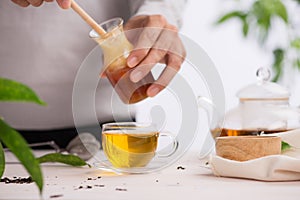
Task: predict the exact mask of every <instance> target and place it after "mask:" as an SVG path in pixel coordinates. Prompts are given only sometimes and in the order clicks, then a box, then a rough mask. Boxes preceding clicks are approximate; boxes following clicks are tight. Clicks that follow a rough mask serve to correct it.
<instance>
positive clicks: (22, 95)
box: [0, 78, 46, 105]
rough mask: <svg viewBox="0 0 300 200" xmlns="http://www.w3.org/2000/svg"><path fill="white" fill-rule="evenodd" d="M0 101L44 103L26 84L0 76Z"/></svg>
mask: <svg viewBox="0 0 300 200" xmlns="http://www.w3.org/2000/svg"><path fill="white" fill-rule="evenodd" d="M0 101H21V102H32V103H36V104H39V105H46V103H45V102H44V101H42V100H41V99H40V98H39V97H38V96H37V95H36V94H35V92H34V91H33V90H32V89H30V88H29V87H28V86H26V85H24V84H22V83H19V82H16V81H13V80H10V79H6V78H0Z"/></svg>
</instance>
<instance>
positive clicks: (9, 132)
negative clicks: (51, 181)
mask: <svg viewBox="0 0 300 200" xmlns="http://www.w3.org/2000/svg"><path fill="white" fill-rule="evenodd" d="M0 130H1V132H0V140H1V141H2V142H3V144H4V145H5V146H6V147H7V148H8V149H9V150H10V151H11V152H12V153H13V154H14V155H15V156H16V157H17V158H18V159H19V160H20V162H21V163H22V165H23V166H24V167H25V169H26V170H27V171H28V173H29V174H30V176H31V177H32V180H33V181H35V183H36V184H37V186H38V188H39V190H40V192H42V190H43V176H42V172H41V168H40V165H39V162H38V161H37V159H36V158H35V157H34V155H33V153H32V151H31V149H30V148H29V146H28V144H27V143H26V141H25V140H24V138H23V137H22V136H21V135H20V134H19V133H18V132H17V131H15V130H14V129H13V128H11V127H10V126H9V125H7V124H6V123H5V122H4V121H3V120H2V119H1V118H0Z"/></svg>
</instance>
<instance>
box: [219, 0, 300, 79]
mask: <svg viewBox="0 0 300 200" xmlns="http://www.w3.org/2000/svg"><path fill="white" fill-rule="evenodd" d="M292 2H294V3H295V2H296V3H297V4H299V5H300V0H253V2H252V4H250V6H249V7H248V8H246V9H236V10H232V11H229V12H227V13H225V14H223V15H222V16H221V17H220V18H219V19H218V21H217V24H223V23H225V22H227V21H229V20H232V19H237V20H239V21H240V22H241V25H242V26H241V32H242V34H243V36H244V37H248V36H249V33H250V32H251V33H253V35H254V36H255V37H256V38H257V41H258V42H259V44H260V45H261V46H264V45H265V42H266V40H267V39H268V37H269V35H270V32H272V24H273V23H272V22H273V21H274V20H278V19H279V20H281V21H282V22H283V24H284V25H283V27H281V28H285V29H286V30H288V31H289V32H290V33H291V34H290V35H291V36H289V37H288V38H287V40H288V45H286V46H280V45H277V46H276V45H275V47H274V48H273V49H271V50H270V54H272V56H273V64H272V68H273V71H274V76H273V81H274V82H277V81H279V80H280V78H281V77H282V75H283V71H284V70H283V68H284V67H286V63H292V65H293V67H294V68H295V70H300V35H299V33H297V32H296V30H295V27H294V24H293V20H292V19H291V18H290V16H289V13H290V12H289V10H288V6H287V5H288V4H289V3H292ZM236 3H239V1H236ZM291 51H293V52H294V54H296V56H293V57H292V58H291V57H290V56H288V54H289V53H290V52H291Z"/></svg>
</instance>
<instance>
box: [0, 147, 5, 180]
mask: <svg viewBox="0 0 300 200" xmlns="http://www.w3.org/2000/svg"><path fill="white" fill-rule="evenodd" d="M4 168H5V157H4V151H3V147H2V144H1V142H0V178H1V177H2V175H3V172H4Z"/></svg>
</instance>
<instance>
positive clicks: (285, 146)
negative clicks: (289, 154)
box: [281, 141, 292, 152]
mask: <svg viewBox="0 0 300 200" xmlns="http://www.w3.org/2000/svg"><path fill="white" fill-rule="evenodd" d="M291 148H292V146H291V145H290V144H289V143H287V142H284V141H281V152H283V151H286V150H289V149H291Z"/></svg>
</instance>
